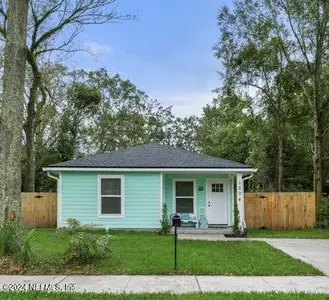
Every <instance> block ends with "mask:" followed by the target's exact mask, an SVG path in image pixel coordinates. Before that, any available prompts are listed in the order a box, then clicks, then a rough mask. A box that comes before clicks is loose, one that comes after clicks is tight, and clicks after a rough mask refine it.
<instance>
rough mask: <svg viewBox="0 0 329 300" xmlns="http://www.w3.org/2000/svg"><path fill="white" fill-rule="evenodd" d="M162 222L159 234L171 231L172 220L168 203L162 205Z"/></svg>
mask: <svg viewBox="0 0 329 300" xmlns="http://www.w3.org/2000/svg"><path fill="white" fill-rule="evenodd" d="M160 224H161V228H160V230H159V234H164V235H166V234H168V233H170V230H171V227H172V226H171V224H170V220H169V217H168V208H167V204H163V206H162V217H161V220H160Z"/></svg>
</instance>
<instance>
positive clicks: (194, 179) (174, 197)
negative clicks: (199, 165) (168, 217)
mask: <svg viewBox="0 0 329 300" xmlns="http://www.w3.org/2000/svg"><path fill="white" fill-rule="evenodd" d="M177 181H178V182H179V181H183V182H184V181H188V182H193V214H194V215H197V192H198V191H197V184H196V178H173V180H172V196H173V202H172V203H173V207H172V211H173V213H175V212H176V211H175V210H176V182H177Z"/></svg>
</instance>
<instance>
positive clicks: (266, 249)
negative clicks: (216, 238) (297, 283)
mask: <svg viewBox="0 0 329 300" xmlns="http://www.w3.org/2000/svg"><path fill="white" fill-rule="evenodd" d="M95 234H99V233H95ZM112 234H113V235H114V236H115V237H116V238H115V239H113V240H111V242H110V243H111V248H112V249H113V250H114V252H113V253H111V254H110V256H109V257H108V258H106V259H105V260H103V261H102V262H101V263H99V264H94V265H88V266H77V265H69V266H68V265H66V264H65V263H64V262H63V253H64V251H65V248H66V246H67V240H68V236H67V234H64V235H60V236H57V235H56V231H55V230H54V229H37V231H36V239H35V249H36V251H37V255H38V257H39V260H40V263H39V264H36V265H35V266H30V267H29V268H26V269H24V270H17V267H16V268H12V267H8V266H3V267H2V268H0V274H1V273H2V274H3V273H7V274H10V273H14V274H15V273H16V274H17V273H23V274H140V275H142V274H157V275H164V274H173V236H159V235H157V234H153V233H150V232H127V231H117V232H113V233H112ZM178 247H179V248H178V268H179V273H180V274H198V275H322V273H321V272H320V271H319V270H317V269H315V268H314V267H312V266H311V265H309V264H306V263H304V262H302V261H300V260H296V259H294V258H292V257H290V256H288V255H286V254H284V253H283V252H281V251H280V250H277V249H275V248H273V247H271V246H270V245H268V244H267V243H265V242H261V241H229V242H211V241H188V240H181V241H179V242H178Z"/></svg>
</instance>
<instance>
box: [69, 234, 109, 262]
mask: <svg viewBox="0 0 329 300" xmlns="http://www.w3.org/2000/svg"><path fill="white" fill-rule="evenodd" d="M111 238H112V236H110V235H100V234H96V233H89V232H77V233H75V234H74V235H73V236H72V237H71V238H70V240H69V244H68V248H67V250H66V251H65V256H66V258H67V262H69V263H78V264H88V263H93V262H95V261H97V260H100V259H103V258H106V257H107V256H108V255H109V253H110V252H112V250H111V249H110V247H109V240H110V239H111Z"/></svg>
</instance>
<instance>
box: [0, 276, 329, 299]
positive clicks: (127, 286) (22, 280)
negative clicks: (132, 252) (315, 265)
mask: <svg viewBox="0 0 329 300" xmlns="http://www.w3.org/2000/svg"><path fill="white" fill-rule="evenodd" d="M8 290H21V291H22V290H48V291H76V292H96V293H104V292H105V293H161V292H171V293H177V294H178V293H193V292H197V293H199V292H241V291H243V292H251V291H257V292H270V291H277V292H279V291H280V292H313V293H328V294H329V278H328V277H324V276H315V277H307V276H303V277H295V276H286V277H268V276H263V277H260V276H248V277H244V276H239V277H237V276H179V275H178V276H125V275H122V276H18V275H16V276H7V275H0V291H8Z"/></svg>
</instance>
